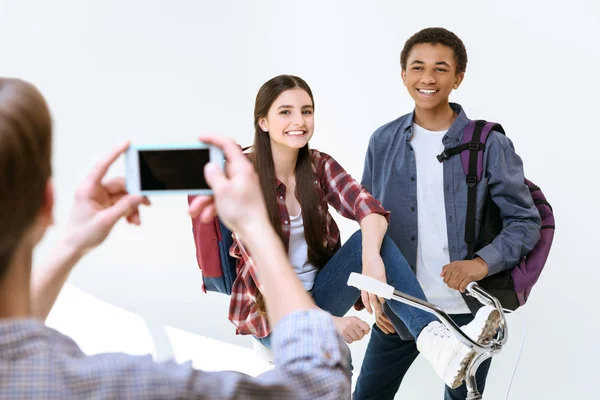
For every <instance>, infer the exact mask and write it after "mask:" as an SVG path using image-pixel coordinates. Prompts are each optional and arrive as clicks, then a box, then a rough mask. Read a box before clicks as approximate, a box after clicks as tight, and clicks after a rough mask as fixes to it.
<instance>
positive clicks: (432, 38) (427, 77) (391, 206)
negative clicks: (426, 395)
mask: <svg viewBox="0 0 600 400" xmlns="http://www.w3.org/2000/svg"><path fill="white" fill-rule="evenodd" d="M400 64H401V67H402V81H403V82H404V85H405V86H406V88H407V90H408V93H409V94H410V96H411V97H412V98H413V100H414V102H415V108H414V111H413V112H411V113H410V114H406V115H404V116H402V117H400V118H398V119H396V120H394V121H392V122H390V123H388V124H386V125H383V126H382V127H380V128H379V129H377V130H376V131H375V133H374V134H373V135H372V137H371V140H370V142H369V148H368V151H367V154H366V157H365V167H364V171H363V178H362V185H363V186H364V187H365V188H367V190H369V191H370V192H371V193H372V194H373V195H374V196H375V197H376V198H377V199H378V200H380V201H381V203H382V204H383V206H384V208H385V209H386V210H389V211H391V219H390V225H389V229H388V232H387V233H388V235H389V236H390V237H391V238H392V239H393V240H394V242H395V243H396V244H397V245H398V247H399V248H400V250H401V251H402V253H403V254H404V256H405V257H406V260H407V261H408V262H409V264H410V266H411V268H412V269H413V270H414V271H415V273H416V275H417V279H418V281H419V283H420V284H421V286H422V288H423V290H424V292H425V295H426V296H427V298H428V300H429V301H430V302H432V303H434V304H436V305H438V306H440V307H441V308H443V309H444V310H445V311H446V312H447V313H448V314H450V316H451V317H452V318H453V319H454V321H455V322H456V323H458V324H459V325H465V324H467V323H468V322H470V321H471V320H472V319H473V314H472V312H473V310H471V309H470V308H469V307H468V306H467V303H465V300H464V296H463V294H462V293H461V292H464V291H465V288H466V286H467V285H468V284H469V283H470V282H474V281H479V280H481V279H483V278H484V277H486V276H488V275H493V274H496V273H498V272H501V271H503V270H505V269H508V268H511V267H512V266H514V265H515V263H514V262H513V261H514V260H519V259H521V258H522V257H523V256H525V255H526V254H527V253H529V251H531V249H532V248H533V246H534V245H535V243H536V242H537V240H538V238H539V228H540V216H539V213H538V211H537V209H536V208H535V206H534V204H533V200H532V198H531V196H530V194H529V190H528V188H527V186H526V185H525V184H524V175H523V164H522V161H521V158H520V157H519V156H518V155H517V154H516V153H515V151H514V148H513V145H512V143H511V141H510V140H509V139H508V138H506V136H504V135H502V134H500V133H498V132H492V133H491V134H490V136H489V138H488V140H487V143H486V150H485V158H484V171H483V173H484V175H483V176H484V178H483V179H482V181H481V182H480V183H479V184H478V185H477V203H476V204H477V209H476V213H477V219H478V220H479V219H480V218H481V214H482V208H483V201H482V200H483V199H484V198H485V196H486V194H487V193H489V194H490V196H491V198H492V200H493V201H494V203H496V205H497V206H498V207H499V209H500V214H501V215H502V218H503V227H504V228H503V230H502V231H501V232H500V234H499V235H498V236H497V237H496V239H495V240H494V241H493V242H492V243H491V244H489V245H487V246H485V247H483V248H481V249H480V250H479V251H477V252H476V253H475V255H474V257H473V258H472V259H467V254H468V248H467V244H466V242H465V239H464V238H465V219H466V210H467V186H466V182H465V174H464V170H463V167H462V164H461V159H460V157H452V158H450V159H448V160H446V161H444V162H443V163H441V162H439V161H438V160H437V158H436V156H437V155H438V154H440V153H441V152H442V151H443V150H444V148H449V147H454V146H456V145H458V144H459V143H460V142H461V139H462V134H463V130H464V128H465V127H466V125H467V123H468V122H469V120H468V118H467V116H466V114H465V112H464V110H463V108H462V107H461V106H460V105H458V104H455V103H450V102H449V96H450V94H451V92H452V91H453V90H455V89H458V88H459V86H460V84H461V83H462V81H463V79H464V76H465V71H466V67H467V52H466V49H465V46H464V44H463V42H462V41H461V39H460V38H458V37H457V36H456V35H455V34H454V33H452V32H449V31H448V30H446V29H443V28H428V29H424V30H422V31H420V32H417V33H416V34H415V35H413V36H412V37H411V38H410V39H409V40H408V41H407V42H406V44H405V45H404V48H403V50H402V53H401V56H400ZM384 309H385V310H386V315H387V316H388V317H389V319H388V318H387V317H386V315H383V314H379V315H376V321H377V323H376V325H374V326H373V330H372V333H371V339H370V341H369V345H368V348H367V352H366V355H365V359H364V361H363V364H362V368H361V372H360V375H359V377H358V381H357V385H356V392H355V394H354V398H355V399H378V400H382V399H393V398H394V396H395V394H396V392H397V391H398V388H399V386H400V383H401V382H402V378H403V377H404V375H405V374H406V372H407V370H408V368H409V367H410V365H411V364H412V362H413V361H414V360H415V358H416V357H417V356H418V354H419V351H418V348H417V344H416V343H415V341H414V339H413V338H412V337H411V336H410V334H409V333H408V331H407V330H406V328H405V326H404V325H403V324H402V322H401V321H399V320H398V319H395V318H394V317H393V314H391V313H389V312H387V310H389V307H387V304H386V305H385V306H384ZM489 366H490V360H488V361H486V362H484V363H483V364H482V365H481V366H480V367H479V369H478V372H477V385H478V388H479V389H480V391H483V388H484V386H485V378H486V376H487V373H488V370H489ZM444 398H445V399H465V398H466V388H465V385H462V386H460V387H459V388H457V389H450V388H448V387H446V388H445V397H444Z"/></svg>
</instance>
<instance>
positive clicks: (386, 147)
mask: <svg viewBox="0 0 600 400" xmlns="http://www.w3.org/2000/svg"><path fill="white" fill-rule="evenodd" d="M450 106H451V107H452V109H453V110H454V111H455V112H456V113H457V114H458V116H457V118H456V120H455V121H454V123H453V124H452V126H451V127H450V129H448V132H447V133H446V135H445V136H444V137H443V139H442V142H443V144H444V147H445V148H450V147H454V146H457V145H458V144H460V142H461V140H462V135H463V130H464V128H465V127H466V126H467V124H468V122H469V119H468V118H467V116H466V114H465V112H464V111H463V109H462V107H461V106H460V105H458V104H453V103H451V104H450ZM413 118H414V111H413V112H412V113H410V114H407V115H404V116H402V117H400V118H398V119H396V120H394V121H392V122H390V123H388V124H386V125H383V126H382V127H380V128H379V129H377V130H376V131H375V133H373V135H372V136H371V139H370V141H369V149H368V151H367V154H366V157H365V166H364V170H363V177H362V182H361V183H362V185H363V186H364V187H365V188H366V189H367V190H369V191H370V192H371V193H372V194H373V195H374V196H375V198H377V199H378V200H379V201H381V203H382V204H383V207H384V208H385V209H386V210H389V211H391V217H390V225H389V228H388V232H387V234H388V236H390V237H391V239H392V240H393V241H394V242H395V243H396V244H397V245H398V247H399V248H400V251H401V252H402V254H404V256H405V258H406V260H407V261H408V263H409V265H410V266H411V268H412V269H413V271H414V270H415V267H416V260H417V237H418V236H417V209H418V207H419V204H417V179H418V172H417V167H416V163H415V155H414V152H413V149H412V146H411V143H410V139H411V137H412V124H413ZM443 170H444V203H445V208H446V222H447V224H446V225H447V230H448V250H449V254H450V261H457V260H463V259H465V258H466V257H467V244H466V242H465V219H466V212H467V184H466V182H465V172H464V169H463V166H462V163H461V157H460V156H459V155H456V156H453V157H450V158H449V159H447V160H445V161H444V167H443ZM488 191H489V193H490V195H491V198H492V199H493V201H494V202H495V203H496V205H497V206H498V208H499V209H500V215H501V217H502V219H503V230H502V231H501V233H500V234H499V235H498V236H497V237H496V238H495V239H494V241H493V242H492V243H491V244H489V245H487V246H485V247H484V248H482V249H480V250H479V251H478V252H476V253H475V255H476V256H479V257H481V258H482V259H483V260H484V261H485V262H486V263H487V264H488V267H489V274H490V275H493V274H496V273H498V272H500V271H502V270H506V269H510V268H512V267H514V266H515V265H516V264H517V263H518V262H519V261H520V260H521V258H523V256H525V255H526V254H528V253H529V252H530V251H531V249H532V248H533V246H534V245H535V243H536V242H537V241H538V239H539V237H540V225H541V219H540V215H539V213H538V211H537V208H536V207H535V205H534V204H533V200H532V198H531V195H530V193H529V189H528V187H527V186H526V185H525V183H524V175H523V163H522V161H521V158H520V157H519V156H518V155H517V153H515V150H514V147H513V144H512V142H511V141H510V139H508V138H507V137H506V136H505V135H503V134H501V133H499V132H495V131H494V132H491V133H490V135H489V136H488V139H487V141H486V149H485V152H484V159H483V174H482V179H481V181H480V182H479V183H478V184H477V211H476V224H475V234H476V235H479V227H480V223H481V218H482V209H483V203H484V199H485V196H486V194H487V192H488Z"/></svg>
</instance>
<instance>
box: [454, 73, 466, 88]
mask: <svg viewBox="0 0 600 400" xmlns="http://www.w3.org/2000/svg"><path fill="white" fill-rule="evenodd" d="M463 79H465V73H464V72H461V73H460V74H456V76H455V77H454V86H453V88H454V89H455V90H456V89H458V87H459V86H460V84H461V83H462V81H463Z"/></svg>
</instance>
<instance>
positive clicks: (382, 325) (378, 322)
mask: <svg viewBox="0 0 600 400" xmlns="http://www.w3.org/2000/svg"><path fill="white" fill-rule="evenodd" d="M375 323H376V324H377V326H378V327H379V329H380V330H381V332H383V333H385V334H386V335H389V334H390V333H391V332H390V331H389V330H388V327H387V326H386V325H385V324H384V323H383V322H381V321H379V320H375Z"/></svg>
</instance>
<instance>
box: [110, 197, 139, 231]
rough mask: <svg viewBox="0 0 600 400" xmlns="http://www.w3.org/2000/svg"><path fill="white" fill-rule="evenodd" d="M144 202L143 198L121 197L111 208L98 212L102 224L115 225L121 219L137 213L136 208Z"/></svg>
mask: <svg viewBox="0 0 600 400" xmlns="http://www.w3.org/2000/svg"><path fill="white" fill-rule="evenodd" d="M143 201H144V197H143V196H133V195H127V196H123V197H122V198H121V199H120V200H119V201H118V202H116V203H115V204H114V205H113V206H111V207H108V208H107V209H106V210H103V211H101V212H100V214H101V219H102V220H103V222H104V223H105V224H106V225H108V226H110V227H111V228H112V226H113V225H114V224H116V223H117V221H118V220H119V219H120V218H121V217H125V216H128V215H131V214H133V213H135V212H136V211H137V207H138V206H139V205H140V204H142V203H143Z"/></svg>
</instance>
